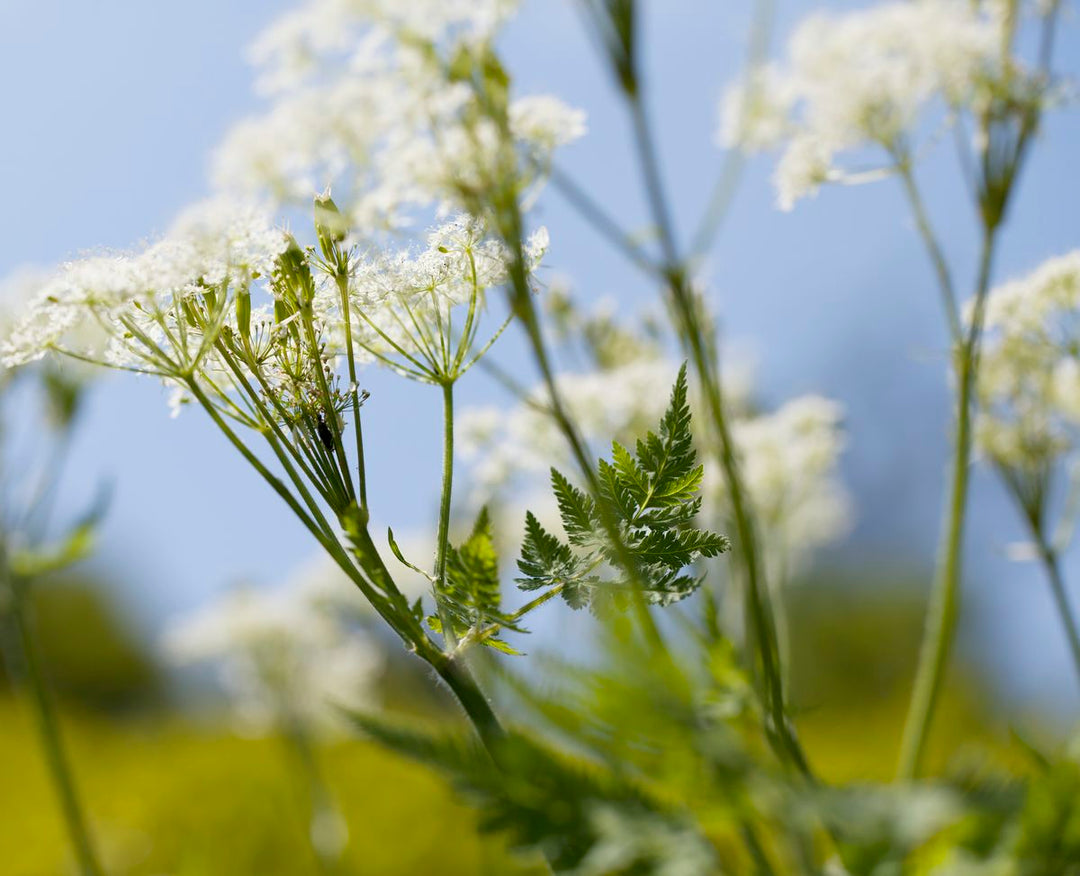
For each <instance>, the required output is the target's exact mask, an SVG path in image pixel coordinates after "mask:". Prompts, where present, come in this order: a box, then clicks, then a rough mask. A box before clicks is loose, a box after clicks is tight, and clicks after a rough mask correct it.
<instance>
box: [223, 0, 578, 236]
mask: <svg viewBox="0 0 1080 876" xmlns="http://www.w3.org/2000/svg"><path fill="white" fill-rule="evenodd" d="M516 6H517V3H516V2H508V0H480V2H472V0H456V2H428V0H426V2H419V3H401V2H398V0H309V2H308V3H307V4H306V5H304V6H303V7H302V8H300V9H298V10H297V11H295V12H292V13H290V14H289V15H286V16H284V17H283V18H281V19H279V20H278V21H277V22H276V23H275V24H274V25H272V26H271V27H270V28H269V29H268V30H267V31H266V32H265V33H263V34H262V35H261V36H260V37H259V38H258V40H257V42H256V43H255V45H254V47H253V49H252V53H251V55H252V60H253V61H254V62H255V64H256V65H257V67H258V68H259V71H260V74H259V85H260V87H261V90H262V91H263V92H264V93H265V94H267V95H269V96H270V98H271V102H270V105H269V107H268V109H267V110H266V111H265V112H264V113H263V114H261V115H258V116H255V117H252V118H249V119H247V120H246V121H243V122H241V123H240V124H238V125H237V126H236V127H235V128H234V129H233V130H232V131H231V132H230V134H229V135H228V136H227V138H226V139H225V142H224V143H223V144H222V145H221V147H220V148H219V149H218V151H217V154H216V157H215V162H214V178H215V180H216V182H217V184H218V185H219V186H220V187H221V188H222V190H224V191H234V192H235V191H239V192H241V193H243V194H245V195H250V194H252V193H258V194H269V195H270V196H272V197H274V198H275V199H277V200H279V201H282V202H289V201H297V200H301V201H302V200H306V199H307V198H309V197H310V196H311V194H312V193H313V192H315V191H317V190H321V189H322V188H324V187H325V186H327V185H330V184H333V185H334V188H335V193H336V194H337V195H338V197H339V199H340V200H341V201H342V204H343V205H347V208H348V209H347V212H349V214H350V218H351V220H352V224H353V225H354V227H357V228H360V229H362V230H363V231H364V232H365V233H370V232H373V231H375V230H377V229H380V228H385V227H395V226H401V225H403V224H409V223H410V221H411V219H412V214H413V211H414V210H416V209H417V208H422V209H426V208H427V207H428V206H429V205H431V204H436V205H441V206H442V207H443V208H447V209H454V208H457V207H460V206H462V205H461V203H460V198H459V195H460V193H461V191H462V190H463V189H476V188H482V187H483V186H484V185H485V184H486V180H487V179H488V178H489V177H491V176H497V175H500V174H503V173H504V171H505V169H506V168H505V166H504V162H503V156H502V155H500V150H501V149H502V148H503V147H504V146H505V145H506V144H505V142H504V141H505V140H506V137H507V136H509V138H510V139H511V140H512V141H513V145H514V147H515V151H516V152H517V155H516V159H515V160H516V161H520V164H519V166H518V167H517V168H515V173H520V176H521V177H522V181H523V182H526V183H527V182H528V181H530V180H534V179H536V178H537V177H538V175H539V173H540V172H542V169H543V168H544V167H545V166H546V165H547V164H548V163H549V161H550V157H551V152H552V150H554V149H555V148H556V147H558V146H560V145H562V144H564V143H568V142H570V141H572V140H574V139H576V138H578V137H579V136H581V135H582V134H583V133H584V130H585V121H584V115H583V114H582V113H581V112H580V111H577V110H573V109H571V108H569V107H567V106H565V105H564V104H563V103H561V102H560V101H558V100H556V99H555V98H553V97H548V96H526V97H519V98H514V99H512V100H509V105H508V106H507V107H505V111H506V118H507V119H508V125H509V128H510V130H509V132H503V131H500V130H498V127H497V125H496V124H495V122H494V121H493V120H492V118H491V113H490V112H489V110H490V109H491V108H490V107H488V106H484V105H482V102H481V99H480V97H479V96H478V94H477V92H476V89H475V88H474V86H475V84H476V80H477V79H478V78H479V79H484V80H487V81H488V82H494V83H496V84H499V83H501V82H502V78H503V74H502V71H501V69H500V68H499V66H498V61H497V59H496V58H495V56H494V54H493V52H492V51H491V46H492V43H493V41H494V39H495V38H496V36H497V34H498V33H499V30H500V28H501V26H502V25H503V24H504V22H505V21H506V20H507V19H508V18H509V16H510V15H511V14H512V13H513V12H514V11H515V8H516Z"/></svg>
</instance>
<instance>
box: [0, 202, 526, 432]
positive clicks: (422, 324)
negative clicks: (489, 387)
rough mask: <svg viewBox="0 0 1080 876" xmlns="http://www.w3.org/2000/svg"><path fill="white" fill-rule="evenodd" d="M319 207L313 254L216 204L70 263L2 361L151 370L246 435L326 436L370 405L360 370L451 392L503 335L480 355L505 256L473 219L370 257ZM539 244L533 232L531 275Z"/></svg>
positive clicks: (265, 223)
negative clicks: (297, 432) (156, 236)
mask: <svg viewBox="0 0 1080 876" xmlns="http://www.w3.org/2000/svg"><path fill="white" fill-rule="evenodd" d="M316 207H317V209H316V237H317V238H318V250H316V248H315V247H307V248H305V247H302V246H301V245H300V244H299V243H298V242H297V241H296V239H295V238H294V237H292V235H290V234H288V233H287V232H285V231H283V230H282V229H280V228H278V227H275V225H274V224H273V223H272V222H271V220H270V218H269V215H268V214H267V213H265V212H263V211H260V210H258V209H257V208H254V207H252V206H250V205H246V204H238V203H233V202H226V201H220V200H219V201H215V202H211V203H208V204H204V205H202V206H201V207H199V208H198V209H195V210H192V211H189V212H188V213H186V214H184V215H183V216H181V217H180V219H179V220H178V221H177V223H176V224H175V225H174V227H173V228H172V229H171V231H170V232H169V234H168V235H167V236H166V237H165V238H164V239H162V240H161V241H159V242H157V243H154V244H152V245H149V246H147V247H146V248H144V249H143V250H142V251H139V252H136V253H133V254H115V255H114V254H109V255H102V256H95V257H92V258H89V259H85V260H82V261H77V262H72V263H69V264H66V265H64V266H63V267H62V268H61V269H60V270H59V271H58V272H57V273H56V274H55V275H54V276H52V277H50V278H48V279H47V280H45V281H44V282H42V283H41V284H40V288H39V289H38V291H37V293H36V294H35V295H34V296H33V297H32V300H31V302H30V305H29V308H28V310H27V312H26V313H24V314H22V315H21V318H19V319H16V320H15V321H14V325H13V326H12V328H11V329H10V331H9V332H8V334H7V337H6V338H5V339H4V341H3V346H2V348H0V352H2V358H3V362H4V363H5V364H6V365H8V366H15V365H19V364H23V363H26V362H29V361H33V360H35V359H38V358H40V357H42V356H43V355H45V354H46V353H47V352H49V351H55V352H58V353H62V354H66V355H69V356H72V357H75V358H78V359H82V360H88V361H92V362H97V363H100V364H104V365H108V366H112V367H115V368H119V369H123V370H129V371H136V372H139V373H143V374H151V375H156V376H158V377H160V378H162V379H163V380H164V381H165V382H166V383H168V384H170V385H172V386H174V387H176V389H177V391H178V393H180V397H181V398H190V397H191V396H193V395H197V396H200V397H201V398H200V400H201V401H204V402H205V403H207V404H210V405H211V406H212V407H213V408H214V409H215V410H216V411H217V412H218V413H220V414H222V415H223V416H226V417H230V418H232V419H234V420H238V421H240V422H242V423H244V424H245V425H249V426H252V427H255V428H262V427H263V426H265V425H267V424H266V420H267V419H269V420H272V421H273V422H274V424H275V425H278V426H281V427H284V428H287V429H296V428H298V427H304V429H305V430H306V431H307V432H308V433H309V434H311V435H314V436H318V437H320V438H321V437H323V435H324V433H325V431H326V430H327V429H329V430H330V431H331V432H332V431H333V430H334V429H335V428H336V429H338V430H340V428H341V427H340V425H337V426H335V422H336V421H337V420H338V418H340V416H341V415H342V413H343V412H344V411H345V410H347V409H348V408H349V407H350V406H356V405H359V404H360V403H361V402H362V400H363V398H362V395H361V393H360V392H359V391H358V388H357V387H356V385H355V383H356V371H355V364H354V362H355V361H356V360H360V361H367V360H371V359H375V360H378V361H380V362H382V363H384V364H388V365H390V366H392V367H394V368H395V369H396V370H398V371H400V372H402V373H405V374H408V375H409V376H411V377H414V378H417V379H420V380H425V381H428V382H443V381H445V380H453V379H456V378H457V377H458V376H460V375H461V374H462V373H464V371H466V370H467V369H468V367H469V366H470V365H471V364H473V362H475V361H476V359H477V358H478V357H479V356H480V355H481V354H482V353H483V352H484V351H485V350H486V349H487V347H488V346H490V343H491V342H492V341H493V340H494V338H495V337H497V335H498V331H496V332H495V333H494V335H493V336H492V337H491V338H489V340H488V341H487V342H486V343H485V344H484V346H483V347H481V348H477V346H476V340H477V337H478V332H479V328H480V325H481V321H482V320H481V317H482V316H483V312H484V309H485V301H486V292H487V291H488V290H489V289H490V288H491V287H492V286H497V285H499V284H501V283H503V282H504V281H505V279H506V275H507V264H508V259H509V255H508V254H507V252H506V250H505V247H503V246H502V244H500V243H498V242H496V241H494V240H492V239H490V238H489V237H488V236H487V235H486V234H485V230H484V228H483V226H482V224H481V223H480V222H478V221H476V220H471V219H468V218H464V217H459V218H456V219H454V220H452V221H450V222H449V223H447V224H444V225H443V226H441V227H440V228H438V229H437V230H435V231H434V232H432V233H431V235H430V238H429V246H428V248H427V249H426V250H425V251H424V252H422V253H420V254H419V255H411V254H409V253H407V252H399V253H377V254H372V255H370V256H368V257H364V258H362V257H360V255H359V253H358V251H357V249H356V248H355V247H350V246H348V245H347V243H346V238H347V234H346V226H345V223H344V219H343V217H342V216H341V214H340V213H339V212H338V211H337V207H336V205H335V204H334V202H333V200H331V199H330V197H329V195H322V196H320V197H319V198H318V199H317V201H316ZM546 240H547V238H546V232H545V231H543V230H541V231H540V232H537V233H536V234H535V235H534V236H533V238H532V240H531V243H530V245H529V247H528V253H527V258H528V261H529V268H530V270H531V269H533V268H535V267H536V266H537V264H538V263H539V260H540V257H541V255H542V254H543V251H544V249H545V248H546ZM88 328H92V329H93V331H88V330H87V329H88ZM500 330H501V329H500ZM344 358H348V359H349V360H350V369H349V374H348V375H347V382H346V383H345V384H344V385H342V378H341V377H340V376H339V375H338V362H339V360H341V359H344ZM324 443H325V442H324Z"/></svg>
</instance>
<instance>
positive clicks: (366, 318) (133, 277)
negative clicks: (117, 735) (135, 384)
mask: <svg viewBox="0 0 1080 876" xmlns="http://www.w3.org/2000/svg"><path fill="white" fill-rule="evenodd" d="M316 207H317V210H316V236H317V237H318V242H319V250H320V253H319V254H317V253H316V252H315V250H314V248H309V249H303V248H301V247H300V246H299V245H298V244H297V243H296V241H295V240H294V239H293V238H292V237H291V236H288V235H284V234H282V233H281V232H280V231H277V230H275V229H274V228H272V227H271V226H270V225H268V224H264V223H265V220H263V219H261V218H259V217H258V216H257V215H254V214H252V213H250V212H247V211H246V208H244V209H242V210H240V211H239V212H237V211H235V209H234V208H233V207H231V206H230V207H228V208H226V209H224V210H223V212H222V207H221V205H211V206H210V207H209V208H207V211H206V214H205V215H203V214H201V213H200V214H196V215H195V216H193V217H191V220H190V221H191V225H190V226H186V227H181V228H180V229H179V230H178V231H176V232H175V233H174V234H173V235H170V236H169V237H168V238H166V239H165V240H163V241H162V242H160V243H158V244H155V245H154V246H152V247H150V248H148V249H147V250H146V251H145V252H143V253H140V254H138V255H135V256H130V257H124V258H121V259H116V260H114V259H111V258H106V259H101V260H98V261H94V260H91V261H90V262H88V263H76V264H74V265H72V266H70V267H69V268H68V269H67V270H66V271H65V272H64V273H62V275H61V276H60V277H59V278H58V279H57V280H55V281H54V282H53V284H52V285H50V286H49V287H48V288H46V289H44V290H43V292H42V293H41V295H40V297H39V299H38V303H37V307H36V308H34V309H32V312H31V314H30V316H28V317H27V319H26V321H25V323H24V324H23V325H22V326H21V328H20V329H18V330H17V331H16V332H15V334H14V336H13V338H12V339H11V340H9V342H8V345H7V349H6V350H5V353H6V357H7V358H8V359H9V360H10V361H11V364H15V363H16V362H18V361H28V360H30V359H34V358H37V357H38V356H40V355H42V354H43V353H44V352H46V351H48V350H55V351H57V352H60V353H69V354H72V355H75V356H77V357H79V358H82V359H87V360H91V361H97V362H100V363H102V364H106V365H111V366H113V367H120V368H124V369H127V370H134V371H137V372H140V373H147V374H154V375H156V376H159V377H161V378H163V379H164V380H165V381H166V382H167V383H168V384H170V385H172V386H173V387H174V388H175V391H176V392H177V394H178V400H179V403H180V404H183V403H184V402H185V401H186V402H190V403H194V404H197V405H198V406H199V407H201V408H202V409H203V410H204V411H205V412H206V414H207V415H208V416H209V418H210V419H211V421H212V422H213V423H214V424H215V426H217V428H218V429H219V430H220V431H221V432H222V434H223V435H224V436H225V437H226V439H227V440H228V441H229V442H230V443H231V444H232V445H233V446H234V447H235V449H236V450H237V451H238V452H239V453H240V454H241V455H242V456H243V458H244V459H245V460H246V461H247V462H248V464H249V465H251V466H252V467H253V468H254V469H255V470H256V471H257V472H258V474H259V475H260V476H261V477H262V478H263V479H264V480H265V481H266V482H267V483H268V484H269V485H270V486H271V488H272V489H273V490H274V491H275V492H276V493H277V494H278V495H279V496H280V497H281V498H282V499H283V500H284V501H285V502H286V504H287V505H288V506H289V508H290V509H291V510H292V511H293V513H294V514H295V515H296V516H297V517H298V519H299V520H300V521H301V522H302V523H303V525H304V526H305V527H306V528H307V529H308V530H309V531H310V532H311V534H312V535H313V537H314V538H315V539H316V540H317V541H318V542H319V544H320V545H321V546H322V547H323V548H324V549H325V550H326V552H327V553H328V555H329V556H330V557H332V558H333V560H334V562H335V563H336V564H337V565H338V566H339V567H340V568H341V569H342V571H343V572H344V573H345V574H346V575H347V576H348V578H349V579H350V580H351V581H352V582H353V583H354V584H355V585H356V586H357V587H358V588H359V589H360V591H361V592H362V593H363V594H364V596H365V597H366V598H367V600H368V601H369V602H370V603H371V605H372V607H373V608H374V609H375V611H376V612H377V613H378V614H379V615H380V617H382V619H383V620H385V621H386V623H387V624H388V625H389V626H390V628H391V629H393V630H394V631H395V633H396V634H397V635H398V636H399V637H400V638H401V640H402V641H403V642H404V644H405V646H406V648H407V649H408V650H409V651H411V652H413V653H415V654H416V655H417V656H419V657H420V658H421V659H423V660H424V661H426V662H427V663H428V664H429V665H431V666H432V668H433V669H434V670H435V672H436V673H437V674H438V675H439V676H440V678H442V679H443V680H444V681H445V682H446V684H447V685H448V686H449V687H450V688H451V690H452V691H453V692H454V693H455V695H456V696H457V698H458V699H459V700H460V702H461V704H462V707H463V708H464V710H465V712H466V714H467V715H468V716H469V718H470V720H471V721H472V723H473V724H474V725H475V726H476V728H477V732H478V734H479V735H480V737H481V739H483V740H484V741H485V742H486V743H491V742H493V741H494V740H496V739H497V738H499V737H500V736H501V734H502V729H501V725H500V724H499V721H498V719H497V718H496V717H495V715H494V712H493V711H492V709H491V707H490V705H489V704H488V702H487V700H486V699H485V697H484V696H483V694H482V692H481V691H480V689H479V687H478V685H477V683H476V681H475V679H474V678H473V676H472V674H471V672H470V671H469V669H468V667H467V666H466V665H465V663H464V661H463V655H462V654H459V653H457V651H456V649H455V647H454V636H455V634H456V632H457V631H456V630H455V629H454V627H453V625H452V624H445V625H440V624H438V623H437V622H435V621H431V625H432V627H433V629H436V630H440V631H442V632H443V635H444V639H446V641H445V643H444V647H440V646H438V645H437V644H436V642H435V641H434V640H433V639H432V638H431V637H430V636H429V635H428V633H427V632H426V631H425V630H424V628H423V626H422V623H423V619H424V618H423V614H422V610H421V606H420V603H419V602H416V603H415V604H410V603H409V601H408V600H407V599H406V598H405V597H404V595H403V594H402V593H401V591H400V589H399V588H398V587H397V585H396V584H395V582H394V579H393V576H392V575H391V574H390V572H389V570H388V569H387V567H386V565H385V564H384V563H383V560H382V558H381V557H380V554H379V551H378V550H377V548H376V546H375V544H374V541H373V540H372V538H371V535H370V533H369V531H368V520H369V512H368V508H367V501H366V496H365V490H364V489H363V484H364V482H365V476H364V462H363V460H364V456H363V445H362V439H361V437H360V434H359V430H358V429H357V435H356V451H355V453H356V460H355V463H356V467H357V473H356V477H355V480H354V476H353V469H352V466H351V464H350V460H349V455H348V453H347V451H346V448H345V442H344V432H345V427H344V426H345V417H344V415H346V414H350V413H351V415H352V417H353V422H354V424H355V423H356V422H357V421H358V420H359V407H360V406H361V405H362V404H363V402H364V400H365V398H366V393H364V392H363V391H361V390H360V389H359V387H358V386H357V383H356V379H355V378H356V373H357V371H356V358H355V357H356V355H357V352H360V353H364V354H366V355H370V356H371V357H372V358H375V359H377V360H380V361H382V362H384V363H386V364H388V365H390V366H392V367H394V368H395V369H396V370H398V371H401V372H403V373H406V374H407V375H408V376H410V377H412V378H414V379H419V380H423V381H424V382H428V383H434V384H437V385H440V386H442V387H443V388H444V392H445V395H446V400H447V402H448V405H447V421H448V427H449V428H448V431H447V442H448V448H449V451H448V452H449V460H448V465H447V466H446V470H445V472H444V488H443V497H444V498H443V501H442V502H441V503H440V549H439V551H438V557H437V572H438V573H439V574H438V575H431V576H429V578H430V579H431V580H432V581H433V585H434V591H435V599H436V605H437V606H439V607H440V610H441V607H442V603H443V602H444V601H445V594H446V592H447V591H446V586H447V585H446V562H447V556H448V547H447V530H448V522H449V493H450V485H451V483H452V443H451V442H452V431H451V429H452V421H453V420H452V386H453V384H454V382H455V381H456V380H457V379H459V378H460V377H461V375H463V374H464V373H466V372H467V371H468V369H469V368H470V367H471V366H472V364H474V363H475V362H476V360H477V359H478V358H479V357H480V356H481V355H483V353H484V352H486V350H487V349H488V348H489V347H490V345H491V343H493V342H494V340H495V339H496V338H497V337H498V335H499V334H500V333H501V331H502V327H500V328H499V329H498V330H497V331H496V332H495V333H494V335H493V336H492V337H491V338H490V340H489V341H488V342H487V343H486V344H484V345H477V344H476V343H475V342H476V338H477V332H478V329H479V317H480V312H481V309H482V307H483V294H484V290H485V289H487V288H489V287H490V286H492V285H498V284H499V283H500V282H501V279H500V278H501V277H502V276H504V275H505V272H506V267H505V264H506V259H505V257H504V252H503V250H502V249H501V247H500V246H499V245H498V244H496V243H495V242H494V241H491V240H490V239H488V238H486V237H485V236H484V234H483V230H482V229H481V228H480V227H479V226H478V225H477V224H476V223H475V222H473V221H471V220H466V219H457V220H453V221H451V222H450V223H448V224H447V225H445V226H444V227H443V228H442V229H440V230H439V231H438V232H436V233H435V234H434V235H433V237H432V243H431V248H430V249H429V250H428V251H427V252H426V253H423V254H421V255H420V256H419V257H418V258H416V259H411V258H409V257H408V256H407V255H404V254H403V255H395V254H384V255H380V256H378V257H376V258H374V259H371V260H368V261H365V262H362V261H360V260H359V258H358V256H357V253H356V252H355V250H354V249H353V248H347V247H346V246H345V237H346V234H345V230H344V227H343V222H344V220H343V219H342V218H341V217H340V214H338V212H337V209H336V206H335V205H334V203H333V201H332V200H331V199H330V198H329V196H322V197H320V198H319V199H317V203H316ZM543 248H544V243H543V236H542V235H539V236H537V237H536V238H535V239H533V240H530V241H529V242H528V243H527V244H526V250H527V253H526V255H525V258H526V259H528V260H529V261H530V263H535V261H536V260H537V259H538V258H539V255H540V253H542V251H543ZM260 279H262V280H263V282H264V283H266V286H265V287H263V289H260V286H259V281H260ZM267 279H268V282H267ZM261 291H268V292H269V293H271V296H270V303H269V304H260V305H258V306H255V305H253V302H252V298H253V297H254V295H256V294H259V293H260V292H261ZM459 305H463V306H464V307H465V309H466V311H467V315H466V317H465V320H464V322H463V323H462V324H461V326H460V329H459V328H458V327H457V326H455V325H454V324H453V316H452V313H451V311H452V310H453V309H454V308H456V307H457V306H459ZM84 319H94V320H96V321H97V322H99V323H100V324H101V325H102V326H103V327H104V328H105V329H106V336H107V341H106V344H105V347H104V349H102V348H100V347H90V348H84V347H80V346H78V344H77V340H78V339H76V338H75V337H74V336H72V334H71V328H70V327H71V326H72V325H73V324H77V322H78V321H79V320H84ZM503 327H505V323H504V324H503ZM354 348H355V349H354ZM339 355H340V356H341V358H344V359H346V360H347V366H346V373H347V375H348V380H349V384H348V386H346V387H342V386H341V385H340V383H341V378H340V377H339V376H338V374H337V369H336V368H335V365H334V360H335V359H336V358H337V357H338V356H339ZM240 428H243V429H246V430H249V432H250V434H252V435H256V436H258V437H259V438H260V439H261V441H263V442H265V446H266V448H267V449H269V451H270V452H271V454H272V455H273V457H274V459H275V460H276V462H277V465H278V466H279V467H280V472H281V473H280V474H279V473H277V472H275V471H272V470H271V468H270V467H269V466H268V465H267V463H265V462H264V461H263V460H262V459H261V458H260V456H259V454H258V453H257V452H256V450H255V449H254V447H252V446H251V444H250V443H249V441H248V440H247V439H246V437H244V436H243V435H242V434H241V432H240V431H239V430H240ZM358 484H359V485H360V487H359V488H358V486H357V485H358ZM339 532H343V533H344V537H345V541H346V543H347V547H346V545H345V544H343V543H342V540H341V537H340V535H339ZM395 550H396V546H395Z"/></svg>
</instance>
